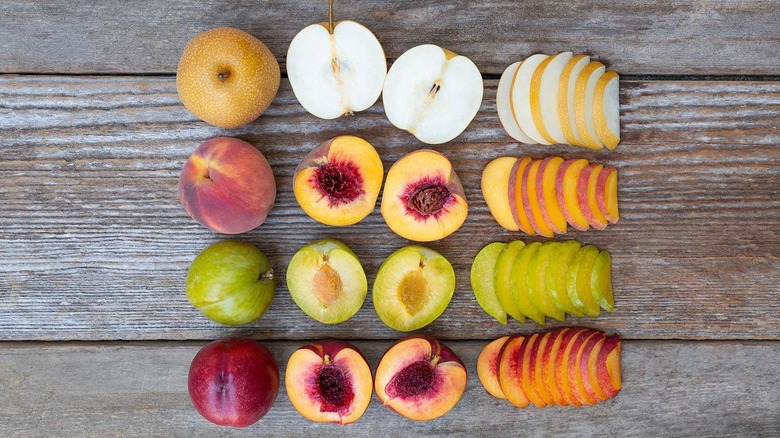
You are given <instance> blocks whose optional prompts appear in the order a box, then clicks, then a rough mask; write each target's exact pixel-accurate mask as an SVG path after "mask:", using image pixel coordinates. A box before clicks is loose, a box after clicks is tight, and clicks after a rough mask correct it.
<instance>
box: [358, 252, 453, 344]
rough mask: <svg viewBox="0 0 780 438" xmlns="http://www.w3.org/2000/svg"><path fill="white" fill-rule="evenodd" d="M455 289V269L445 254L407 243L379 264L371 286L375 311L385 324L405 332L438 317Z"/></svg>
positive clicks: (418, 327) (420, 326) (423, 325)
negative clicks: (407, 244)
mask: <svg viewBox="0 0 780 438" xmlns="http://www.w3.org/2000/svg"><path fill="white" fill-rule="evenodd" d="M454 292H455V270H454V269H452V265H451V264H450V262H449V261H447V259H446V258H444V256H442V255H441V254H439V253H438V252H436V251H434V250H432V249H429V248H426V247H423V246H419V245H411V246H406V247H404V248H401V249H399V250H398V251H396V252H394V253H393V254H391V255H390V257H388V258H387V259H386V260H385V261H384V262H383V263H382V265H381V266H380V267H379V270H378V271H377V273H376V279H375V280H374V286H373V288H372V289H371V294H372V295H373V301H374V310H376V313H377V315H379V318H380V319H381V320H382V322H384V323H385V324H387V326H388V327H390V328H392V329H394V330H398V331H402V332H408V331H412V330H417V329H420V328H423V327H425V326H426V325H428V324H430V323H432V322H433V321H434V320H436V318H438V317H439V316H440V315H441V314H442V313H444V310H445V309H446V308H447V306H448V305H449V304H450V300H452V295H453V293H454Z"/></svg>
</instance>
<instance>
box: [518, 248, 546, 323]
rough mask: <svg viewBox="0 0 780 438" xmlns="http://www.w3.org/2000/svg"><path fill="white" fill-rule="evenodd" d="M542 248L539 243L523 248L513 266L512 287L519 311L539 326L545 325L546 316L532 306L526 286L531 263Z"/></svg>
mask: <svg viewBox="0 0 780 438" xmlns="http://www.w3.org/2000/svg"><path fill="white" fill-rule="evenodd" d="M541 246H542V244H541V243H539V242H532V243H529V244H528V245H525V246H524V247H523V248H521V250H520V252H518V254H517V257H516V258H515V261H514V264H513V265H512V270H511V279H510V281H511V283H510V285H511V291H512V300H513V301H514V303H515V306H516V307H517V308H518V310H519V311H520V312H522V314H523V315H525V316H527V317H529V318H531V319H533V320H534V321H536V323H537V324H539V325H544V315H543V314H542V313H541V312H539V311H538V310H536V307H534V305H533V304H531V297H530V294H529V292H528V291H529V288H528V287H527V285H526V282H527V278H528V275H527V273H528V269H529V265H530V262H531V260H532V259H533V258H534V256H535V255H536V253H537V252H538V251H539V248H540V247H541Z"/></svg>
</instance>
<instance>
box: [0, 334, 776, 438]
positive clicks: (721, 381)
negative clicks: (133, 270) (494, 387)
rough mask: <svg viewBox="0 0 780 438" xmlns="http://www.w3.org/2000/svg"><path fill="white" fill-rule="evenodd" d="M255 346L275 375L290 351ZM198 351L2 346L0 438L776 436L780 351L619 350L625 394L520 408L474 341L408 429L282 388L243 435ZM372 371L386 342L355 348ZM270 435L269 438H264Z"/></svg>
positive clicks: (741, 346) (380, 409)
mask: <svg viewBox="0 0 780 438" xmlns="http://www.w3.org/2000/svg"><path fill="white" fill-rule="evenodd" d="M302 343H303V342H302V341H300V342H299V343H291V342H264V344H265V345H266V346H268V347H269V349H270V350H271V351H272V353H273V354H274V356H275V358H276V360H277V362H278V364H279V368H280V372H281V375H282V376H284V370H285V365H286V362H287V359H288V358H289V357H290V355H291V354H292V352H293V351H294V349H295V348H297V347H299V346H300V345H302ZM201 345H202V343H199V344H196V343H176V342H166V343H145V344H138V343H119V344H110V345H83V344H75V345H74V344H64V343H57V344H3V345H0V385H2V387H3V388H5V389H4V390H3V391H0V406H3V409H2V410H0V433H2V435H3V436H6V437H21V436H24V437H27V436H52V435H56V436H101V437H114V436H116V437H120V436H121V437H136V436H156V437H165V436H188V437H195V436H216V435H219V436H257V435H258V434H260V435H262V436H265V435H269V434H273V435H274V436H348V437H352V436H355V437H358V436H359V437H363V436H375V435H377V434H381V436H388V437H401V436H412V435H413V436H423V437H425V436H474V430H475V428H478V430H479V435H480V436H507V435H516V434H517V433H522V435H523V436H552V435H554V436H556V437H557V436H561V437H567V436H572V437H575V436H576V437H580V436H597V435H601V434H605V433H606V434H609V435H617V436H657V437H673V436H696V437H720V436H752V437H774V436H778V434H780V417H778V416H777V406H778V404H779V403H780V375H778V373H777V369H776V366H775V365H776V359H777V357H778V355H780V342H764V343H734V342H697V343H691V342H658V341H635V342H624V345H623V354H622V374H623V380H624V382H623V389H622V390H621V392H620V393H619V394H618V396H617V397H616V398H614V399H613V400H610V401H607V402H605V403H602V404H599V405H596V406H592V407H582V408H545V409H538V408H534V407H529V408H526V409H522V410H519V409H517V408H515V407H513V406H511V405H510V404H509V403H508V402H506V401H505V400H499V399H495V398H493V397H492V396H490V395H488V394H487V393H486V392H485V390H484V389H483V388H482V386H481V384H480V383H479V379H478V378H477V375H476V358H477V355H478V354H479V351H480V349H481V348H482V347H483V346H484V343H482V342H452V343H449V344H448V345H449V346H450V347H451V348H452V349H453V350H454V351H455V352H456V354H458V355H459V356H460V357H461V359H463V361H464V362H465V363H466V366H467V369H468V373H469V380H468V385H467V387H466V391H465V393H464V396H463V398H462V399H461V401H460V402H459V403H458V405H456V406H455V408H454V409H453V410H452V411H450V412H449V413H448V414H447V415H445V416H444V417H441V418H439V419H436V420H433V421H431V422H428V423H416V422H412V421H410V420H406V419H404V418H402V417H400V416H399V415H397V414H395V413H393V412H391V411H390V410H389V409H387V408H385V407H384V406H382V403H381V402H380V401H379V400H378V399H377V398H376V396H374V397H373V399H372V401H371V404H370V405H369V407H368V410H367V411H366V413H365V414H364V415H363V417H361V419H360V420H358V421H357V422H356V423H354V424H352V425H350V426H348V427H341V426H337V425H334V424H321V423H312V422H309V421H308V420H306V419H304V418H303V417H302V416H301V415H300V414H298V413H297V412H296V411H295V409H294V408H293V407H292V405H291V404H290V401H289V399H288V398H287V395H286V391H285V389H284V383H282V385H281V389H280V391H279V396H278V398H277V400H276V402H275V403H274V405H273V407H272V408H271V411H270V412H269V413H268V414H267V415H266V416H265V417H264V418H263V419H262V420H261V421H260V422H259V423H256V424H255V425H253V426H250V427H248V428H246V429H243V430H242V429H229V428H219V427H217V426H214V425H212V424H210V423H208V422H207V421H206V420H204V419H202V418H201V417H200V416H199V415H198V413H197V412H196V411H195V409H194V408H192V406H191V404H190V400H189V397H188V395H187V370H188V368H189V364H190V361H191V360H192V357H193V356H194V355H195V353H196V352H197V351H198V348H200V346H201ZM356 346H357V347H358V348H359V349H360V350H361V351H362V352H363V353H364V354H365V355H366V357H367V359H368V361H369V364H370V366H371V368H372V369H375V368H376V365H377V363H378V361H379V358H380V356H381V354H382V353H383V352H384V350H385V349H387V348H388V347H389V346H390V342H380V341H374V342H358V343H356ZM271 431H273V432H271Z"/></svg>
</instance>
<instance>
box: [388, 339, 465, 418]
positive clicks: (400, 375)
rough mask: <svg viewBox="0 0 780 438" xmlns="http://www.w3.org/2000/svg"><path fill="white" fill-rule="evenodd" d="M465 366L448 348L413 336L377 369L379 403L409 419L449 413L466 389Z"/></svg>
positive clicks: (389, 355) (401, 343) (399, 342)
mask: <svg viewBox="0 0 780 438" xmlns="http://www.w3.org/2000/svg"><path fill="white" fill-rule="evenodd" d="M466 378H467V375H466V366H465V365H464V364H463V361H461V360H460V358H459V357H458V356H457V355H456V354H455V353H454V352H453V351H452V350H450V349H449V348H448V347H447V346H446V345H444V344H442V343H441V342H439V341H437V340H436V339H433V338H431V337H428V336H411V337H408V338H404V339H402V340H400V341H398V342H397V343H396V344H395V345H393V346H392V347H390V349H388V350H387V351H386V352H385V354H384V355H383V356H382V359H380V360H379V366H378V367H377V369H376V380H375V381H374V388H375V390H376V395H377V396H378V397H379V400H381V401H382V403H384V405H385V406H387V407H389V408H390V409H392V410H393V411H395V412H397V413H399V414H401V415H403V416H404V417H406V418H409V419H411V420H417V421H427V420H432V419H434V418H438V417H440V416H442V415H444V414H446V413H447V412H449V411H450V409H452V408H453V407H455V405H456V404H457V403H458V401H459V400H460V398H461V396H462V395H463V391H464V390H465V389H466Z"/></svg>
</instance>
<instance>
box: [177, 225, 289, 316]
mask: <svg viewBox="0 0 780 438" xmlns="http://www.w3.org/2000/svg"><path fill="white" fill-rule="evenodd" d="M275 291H276V281H275V280H274V277H273V269H272V267H271V264H270V262H269V261H268V259H267V258H266V257H265V254H263V253H262V252H261V251H260V250H259V249H257V247H255V246H254V245H252V244H250V243H247V242H241V241H238V240H226V241H222V242H217V243H214V244H212V245H210V246H208V247H207V248H206V249H204V250H203V251H201V253H200V254H198V256H197V257H195V260H193V262H192V264H191V265H190V269H189V271H188V272H187V284H186V292H187V298H188V299H189V301H190V303H191V304H192V305H193V306H194V307H195V308H197V309H198V310H200V311H201V313H203V315H205V316H206V317H207V318H209V319H211V320H212V321H215V322H218V323H220V324H225V325H231V326H237V325H243V324H248V323H250V322H252V321H254V320H256V319H258V318H260V317H261V316H262V315H263V314H264V313H265V311H266V310H268V307H269V306H270V305H271V302H272V301H273V299H274V293H275Z"/></svg>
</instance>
